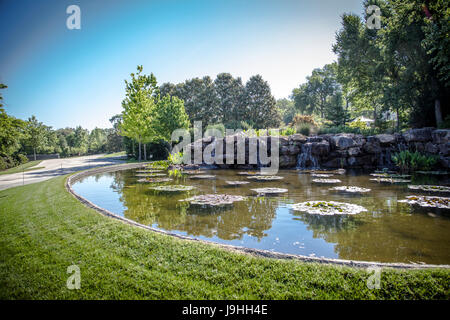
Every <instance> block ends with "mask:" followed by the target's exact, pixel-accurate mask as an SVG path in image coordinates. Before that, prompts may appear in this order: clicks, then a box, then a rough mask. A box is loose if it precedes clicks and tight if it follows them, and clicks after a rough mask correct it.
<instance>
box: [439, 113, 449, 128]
mask: <svg viewBox="0 0 450 320" xmlns="http://www.w3.org/2000/svg"><path fill="white" fill-rule="evenodd" d="M449 128H450V114H449V115H448V116H446V117H445V119H444V122H442V123H441V124H440V125H439V129H449Z"/></svg>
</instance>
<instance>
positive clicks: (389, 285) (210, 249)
mask: <svg viewBox="0 0 450 320" xmlns="http://www.w3.org/2000/svg"><path fill="white" fill-rule="evenodd" d="M64 179H65V177H58V178H54V179H51V180H48V181H44V182H41V183H36V184H30V185H26V186H22V187H17V188H12V189H8V190H4V191H1V192H0V298H1V299H5V298H6V299H10V298H26V299H28V298H33V299H36V298H39V299H72V298H73V299H79V298H91V299H92V298H95V299H106V298H108V299H122V298H127V299H135V298H137V299H139V298H150V299H194V298H195V299H216V298H223V299H235V298H242V299H247V298H251V299H303V298H307V299H322V298H326V299H330V298H331V299H336V298H337V299H342V298H343V299H355V298H356V299H366V298H386V299H410V298H415V299H420V298H444V299H448V298H449V294H448V291H447V290H448V288H449V284H450V271H449V270H427V271H420V270H414V271H398V270H386V271H383V273H382V278H381V289H379V290H369V289H368V288H367V286H366V279H367V277H368V273H366V272H365V271H364V270H361V269H353V268H348V267H337V266H329V265H318V264H310V263H300V262H296V261H279V260H271V259H263V258H255V257H251V256H248V255H243V254H237V253H232V252H228V251H225V250H223V249H219V248H216V247H214V246H208V245H205V244H200V243H193V242H188V241H183V240H179V239H174V238H172V237H169V236H164V235H161V234H156V233H153V232H149V231H146V230H143V229H140V228H137V227H132V226H129V225H126V224H124V223H122V222H119V221H116V220H114V219H111V218H106V217H104V216H101V215H100V214H98V213H97V212H95V211H94V210H92V209H88V208H86V207H84V206H83V205H82V204H81V203H79V202H78V201H77V200H76V199H75V198H73V197H72V196H71V195H70V194H69V193H67V192H66V191H65V189H64V186H63V185H64ZM72 264H77V265H78V266H79V267H80V269H81V289H80V290H68V289H67V288H66V280H67V277H68V276H69V275H68V274H67V273H66V270H67V267H68V266H69V265H72Z"/></svg>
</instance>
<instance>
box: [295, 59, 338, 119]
mask: <svg viewBox="0 0 450 320" xmlns="http://www.w3.org/2000/svg"><path fill="white" fill-rule="evenodd" d="M336 68H337V66H336V63H332V64H327V65H325V66H324V67H323V68H317V69H314V70H313V71H312V73H311V75H310V76H308V77H306V83H304V84H302V85H300V87H299V88H298V89H294V91H293V92H292V97H293V100H294V104H295V106H296V108H297V109H298V110H300V111H301V112H302V113H306V114H313V113H316V114H319V115H320V116H321V117H322V118H325V113H326V110H327V108H328V103H329V100H330V98H331V97H332V96H333V95H334V94H335V93H336V92H337V91H339V90H340V85H339V84H338V82H337V79H336Z"/></svg>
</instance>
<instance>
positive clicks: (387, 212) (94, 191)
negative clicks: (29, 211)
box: [73, 169, 450, 264]
mask: <svg viewBox="0 0 450 320" xmlns="http://www.w3.org/2000/svg"><path fill="white" fill-rule="evenodd" d="M136 171H139V172H136ZM162 173H166V174H167V172H162ZM151 174H152V173H149V175H151ZM160 174H161V172H160ZM319 174H321V173H319ZM322 174H323V173H322ZM142 175H144V176H145V174H142V169H140V170H138V169H131V170H123V171H117V172H107V173H100V174H96V175H93V176H89V177H85V178H83V179H82V180H80V181H78V182H76V183H75V184H74V185H73V189H74V191H75V192H76V193H78V194H79V195H81V196H83V197H85V198H86V199H88V200H90V201H91V202H93V203H95V204H96V205H98V206H100V207H102V208H105V209H107V210H109V211H111V212H113V213H115V214H118V215H121V216H125V217H126V218H128V219H131V220H134V221H137V222H139V223H141V224H145V225H148V226H152V227H154V228H159V229H163V230H167V231H171V232H173V233H177V234H180V235H185V236H190V237H194V238H198V239H203V240H209V241H213V242H218V243H224V244H230V245H236V246H243V247H249V248H256V249H265V250H271V251H277V252H283V253H290V254H300V255H305V256H316V257H325V258H340V259H348V260H364V261H376V262H403V263H410V262H413V263H429V264H450V232H449V231H450V210H448V209H443V208H433V207H420V206H418V205H411V204H408V203H404V202H399V200H405V199H406V197H407V196H411V195H421V196H423V195H433V196H435V195H436V194H430V193H424V192H418V191H417V190H413V189H408V185H419V184H436V185H448V183H449V179H448V176H427V175H417V176H413V177H411V178H410V179H411V180H412V182H410V183H404V181H403V183H402V182H400V183H389V182H387V183H386V182H385V181H384V182H383V181H380V180H374V176H372V175H369V174H368V173H362V172H347V173H346V174H340V175H338V174H336V175H333V176H331V177H327V178H323V177H322V178H320V180H322V179H333V180H337V181H333V183H327V182H326V181H319V183H317V182H313V180H317V179H318V177H317V173H314V174H311V173H308V172H303V171H296V170H281V171H279V172H278V173H277V176H278V177H282V179H278V180H276V179H273V180H271V179H268V180H264V179H263V180H262V181H260V180H258V179H249V176H248V175H244V174H242V172H240V171H238V170H202V172H201V175H206V176H209V177H208V178H205V179H201V178H200V179H192V176H190V175H182V176H178V177H174V176H172V177H170V178H171V179H167V178H168V176H166V177H165V178H166V179H161V178H164V176H161V175H159V176H158V177H157V178H159V180H160V181H158V179H155V178H153V179H155V180H153V181H158V182H155V183H148V182H144V181H145V178H144V179H143V177H142ZM211 176H213V177H211ZM150 178H151V177H150ZM394 180H395V179H394ZM230 181H233V182H235V181H242V182H249V183H230ZM338 181H339V182H338ZM406 181H407V180H406ZM323 182H325V183H323ZM171 185H173V186H174V188H172V189H175V191H177V192H163V191H162V190H161V189H165V188H156V189H155V188H154V187H156V186H171ZM180 186H192V187H194V188H182V187H180ZM339 186H341V187H343V186H355V187H360V188H363V189H361V192H359V193H355V192H346V190H342V189H346V188H336V187H339ZM261 188H279V189H280V188H281V190H279V191H278V192H273V193H270V191H273V190H275V189H273V190H269V191H268V192H267V193H264V192H260V189H261ZM333 188H334V189H333ZM252 189H257V190H256V191H255V190H252ZM285 189H286V190H285ZM348 189H350V191H354V188H348ZM356 189H357V188H356ZM367 189H370V191H368V190H367ZM169 191H171V188H169ZM172 191H174V190H172ZM275 191H277V190H275ZM206 194H227V195H234V196H244V197H245V198H244V199H240V201H236V202H233V203H232V204H231V205H227V206H224V207H220V208H214V209H204V208H203V207H199V206H194V205H191V204H190V203H189V202H188V201H180V200H185V199H187V198H190V197H194V196H198V195H206ZM439 195H440V196H443V197H449V196H450V195H449V194H448V193H447V194H439ZM238 198H241V197H238ZM309 201H311V203H309ZM315 201H320V203H321V202H322V201H331V202H340V203H349V204H353V205H357V206H355V207H359V206H361V207H363V209H365V210H364V211H357V213H355V214H345V212H343V214H332V215H325V214H311V213H307V212H302V211H297V210H294V209H293V205H294V204H298V203H305V202H307V204H308V205H310V204H314V203H315ZM316 206H317V205H316Z"/></svg>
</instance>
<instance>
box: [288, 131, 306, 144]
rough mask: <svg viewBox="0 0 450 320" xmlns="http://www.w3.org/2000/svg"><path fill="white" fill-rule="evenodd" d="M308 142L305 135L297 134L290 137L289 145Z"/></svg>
mask: <svg viewBox="0 0 450 320" xmlns="http://www.w3.org/2000/svg"><path fill="white" fill-rule="evenodd" d="M307 140H308V138H307V137H305V136H304V135H302V134H300V133H297V134H293V135H292V136H289V144H302V143H305V142H306V141H307Z"/></svg>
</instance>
